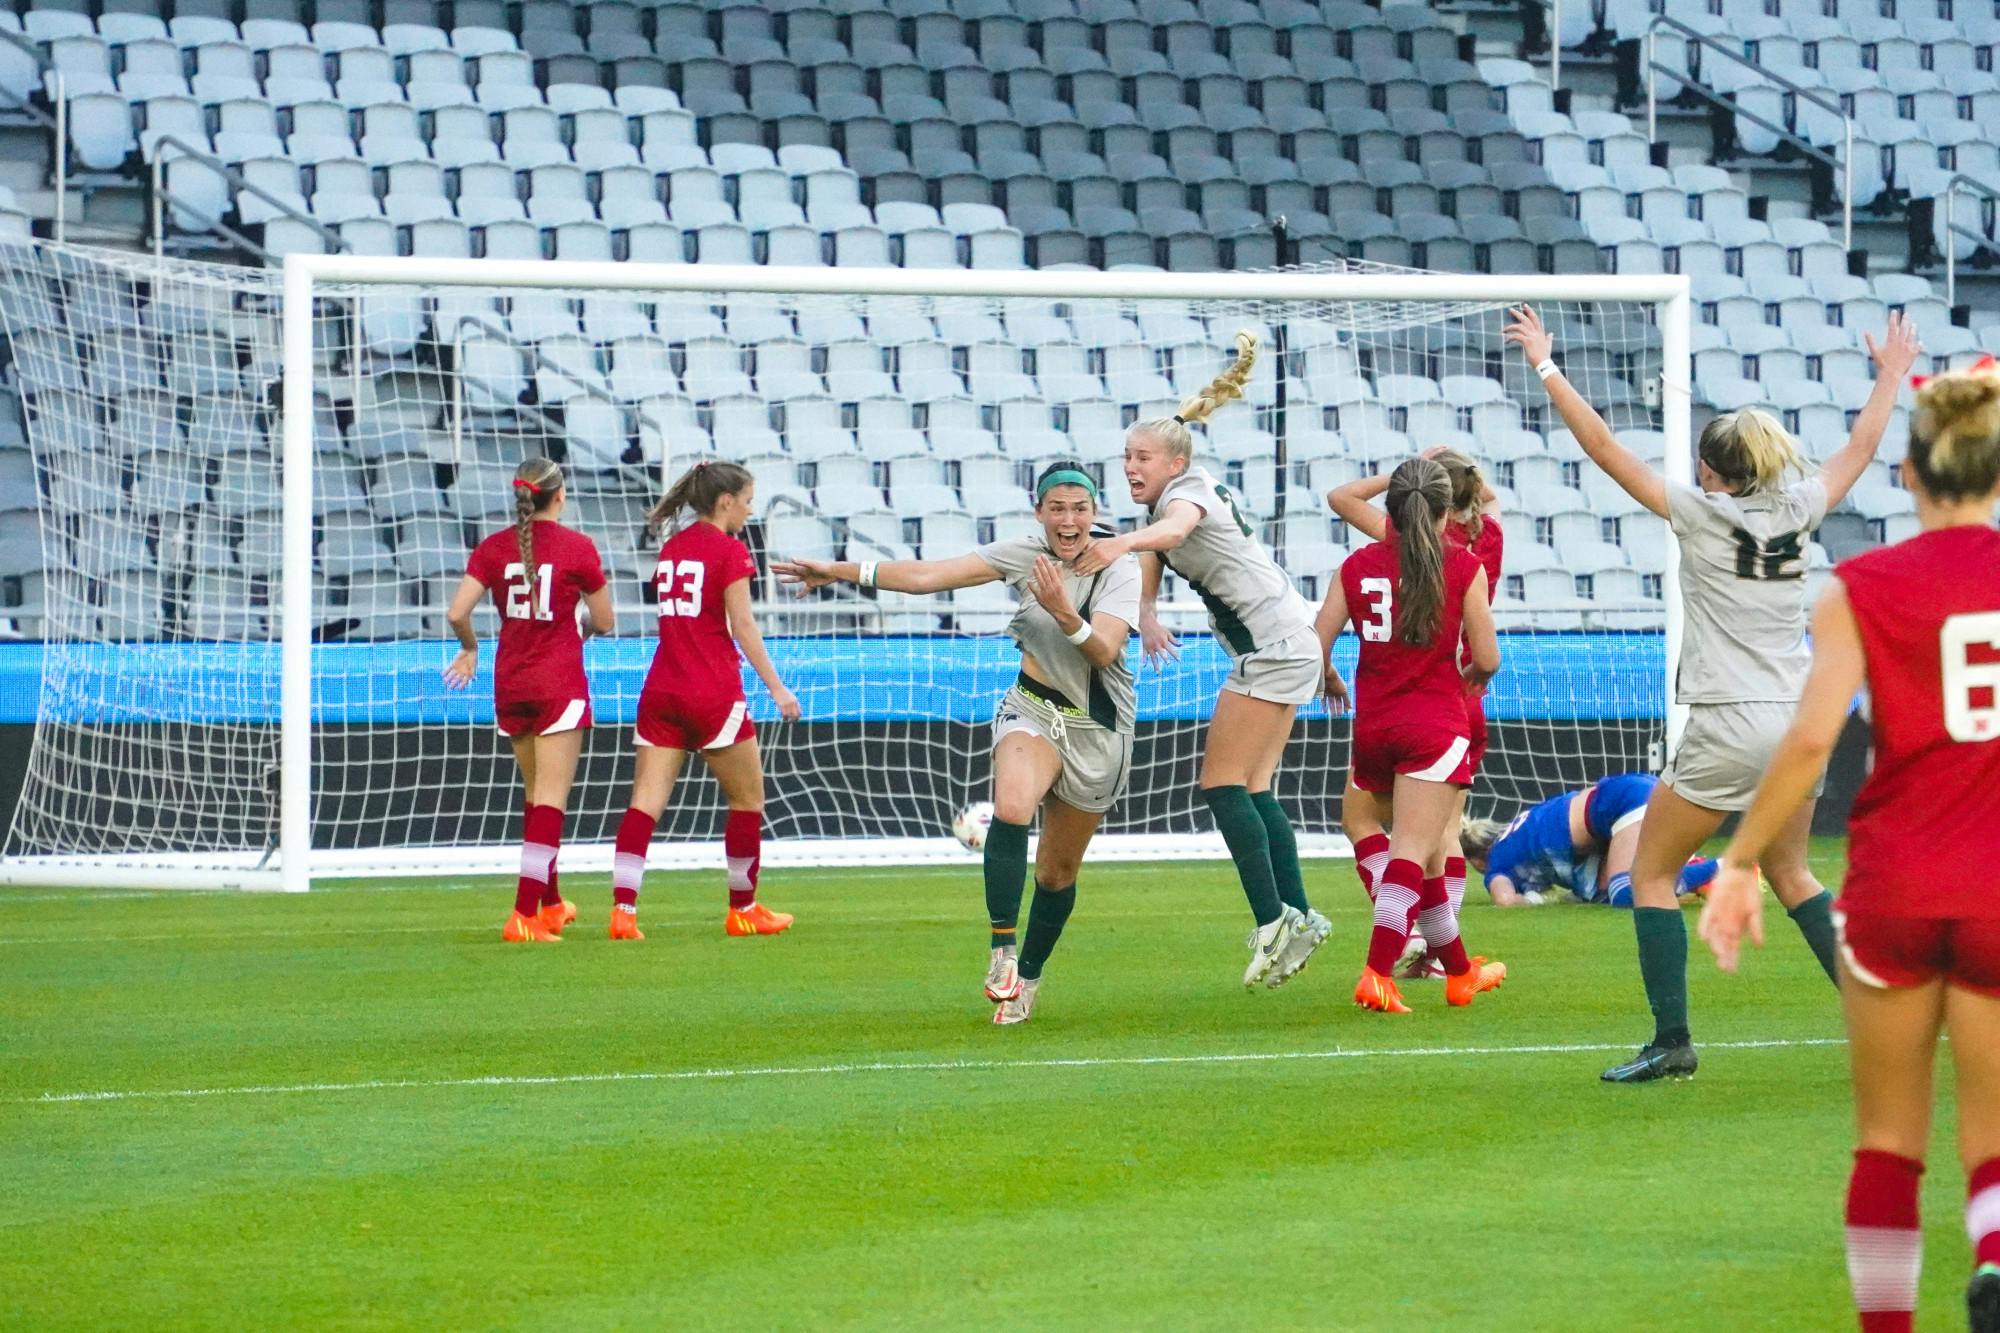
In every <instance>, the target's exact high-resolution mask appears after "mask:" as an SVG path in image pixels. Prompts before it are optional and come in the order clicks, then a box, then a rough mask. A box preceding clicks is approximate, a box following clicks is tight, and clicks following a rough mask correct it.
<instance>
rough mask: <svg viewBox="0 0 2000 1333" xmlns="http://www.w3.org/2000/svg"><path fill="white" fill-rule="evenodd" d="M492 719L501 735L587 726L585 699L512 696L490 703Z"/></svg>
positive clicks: (547, 733)
mask: <svg viewBox="0 0 2000 1333" xmlns="http://www.w3.org/2000/svg"><path fill="white" fill-rule="evenodd" d="M493 723H494V725H495V726H497V727H498V728H499V729H500V734H501V735H502V736H509V737H512V736H554V735H556V734H558V733H559V732H564V731H577V730H579V729H581V730H586V731H587V730H589V728H590V700H588V699H512V700H509V701H508V702H506V703H499V702H497V701H496V702H495V703H494V705H493Z"/></svg>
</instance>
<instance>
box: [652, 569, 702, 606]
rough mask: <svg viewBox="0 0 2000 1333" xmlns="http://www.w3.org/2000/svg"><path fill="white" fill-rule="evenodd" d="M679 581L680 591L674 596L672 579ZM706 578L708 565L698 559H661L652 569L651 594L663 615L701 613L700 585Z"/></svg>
mask: <svg viewBox="0 0 2000 1333" xmlns="http://www.w3.org/2000/svg"><path fill="white" fill-rule="evenodd" d="M676 576H678V577H679V578H680V581H681V593H680V596H679V597H675V596H674V579H675V577H676ZM707 578H708V566H707V565H704V564H703V563H702V562H701V561H699V560H682V561H680V562H679V563H678V564H677V563H675V562H674V561H672V560H662V561H661V562H660V563H659V564H658V566H656V567H655V568H654V570H653V595H654V598H655V599H656V600H657V601H658V602H659V604H660V614H661V615H663V616H698V615H700V614H701V585H702V583H703V582H704V581H705V580H706V579H707Z"/></svg>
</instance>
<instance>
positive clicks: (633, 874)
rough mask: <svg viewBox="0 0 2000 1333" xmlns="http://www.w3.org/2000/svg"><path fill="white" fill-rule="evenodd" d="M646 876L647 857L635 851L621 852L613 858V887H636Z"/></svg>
mask: <svg viewBox="0 0 2000 1333" xmlns="http://www.w3.org/2000/svg"><path fill="white" fill-rule="evenodd" d="M645 877H646V858H645V857H643V856H640V855H638V854H637V853H634V852H619V853H618V854H617V855H616V856H614V857H613V858H612V859H611V887H612V888H614V889H636V888H638V887H639V881H640V880H642V879H644V878H645Z"/></svg>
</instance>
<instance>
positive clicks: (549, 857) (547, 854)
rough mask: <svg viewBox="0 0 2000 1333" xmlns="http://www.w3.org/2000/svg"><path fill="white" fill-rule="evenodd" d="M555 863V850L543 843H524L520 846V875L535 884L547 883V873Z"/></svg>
mask: <svg viewBox="0 0 2000 1333" xmlns="http://www.w3.org/2000/svg"><path fill="white" fill-rule="evenodd" d="M555 863H556V849H555V848H553V847H551V846H549V845H548V844H547V843H545V842H524V843H522V844H521V874H522V876H523V877H524V878H527V879H532V880H534V881H535V882H536V883H537V884H546V883H548V882H549V871H550V870H551V869H552V868H553V867H554V866H555Z"/></svg>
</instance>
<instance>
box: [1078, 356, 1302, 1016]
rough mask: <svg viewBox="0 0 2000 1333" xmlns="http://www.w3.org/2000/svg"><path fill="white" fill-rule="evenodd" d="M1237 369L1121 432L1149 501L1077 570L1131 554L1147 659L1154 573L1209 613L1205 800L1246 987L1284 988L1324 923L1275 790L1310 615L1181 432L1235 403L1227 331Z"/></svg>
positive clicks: (1236, 382)
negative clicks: (1214, 660) (1243, 911)
mask: <svg viewBox="0 0 2000 1333" xmlns="http://www.w3.org/2000/svg"><path fill="white" fill-rule="evenodd" d="M1236 344H1237V351H1236V360H1235V362H1234V363H1233V364H1232V365H1231V366H1230V367H1229V369H1227V370H1225V371H1224V372H1223V373H1222V374H1221V375H1220V376H1218V377H1217V378H1216V379H1215V380H1214V381H1213V382H1212V383H1210V384H1209V386H1208V387H1207V388H1205V389H1203V390H1202V391H1201V392H1200V393H1198V394H1196V395H1195V396H1194V397H1192V398H1190V399H1188V400H1187V401H1186V402H1184V403H1182V404H1181V406H1180V411H1179V412H1176V413H1175V414H1174V415H1173V416H1171V417H1163V418H1161V419H1159V420H1157V421H1142V422H1139V423H1138V424H1137V425H1135V426H1133V427H1132V429H1131V431H1130V432H1129V433H1127V435H1126V437H1125V480H1126V482H1127V483H1128V484H1129V485H1130V486H1131V488H1132V498H1133V499H1135V500H1137V501H1138V502H1139V503H1140V504H1143V505H1146V506H1147V507H1148V508H1147V513H1146V526H1145V527H1142V528H1140V529H1139V530H1138V531H1136V532H1130V533H1126V534H1125V535H1124V536H1122V537H1111V538H1107V539H1105V540H1104V541H1101V542H1098V543H1096V544H1095V545H1094V546H1092V547H1091V549H1090V550H1088V551H1086V552H1084V554H1083V555H1082V556H1081V557H1080V558H1079V561H1078V570H1079V572H1084V573H1095V572H1096V571H1098V570H1100V569H1106V568H1109V567H1110V565H1111V564H1112V563H1113V562H1115V561H1116V560H1118V559H1119V558H1120V557H1121V556H1126V555H1131V554H1134V553H1138V554H1139V555H1140V557H1141V559H1140V566H1139V569H1140V577H1141V589H1140V592H1141V598H1142V600H1141V604H1140V609H1139V630H1140V639H1141V642H1142V643H1143V644H1144V646H1145V649H1146V653H1147V655H1148V656H1149V657H1158V656H1160V655H1163V654H1172V653H1173V652H1174V651H1175V648H1176V645H1175V641H1174V637H1173V635H1171V634H1170V633H1168V632H1167V631H1166V630H1165V629H1164V628H1163V627H1162V626H1161V625H1160V622H1159V617H1158V616H1157V615H1156V614H1155V612H1154V605H1155V602H1156V600H1157V598H1158V596H1159V591H1160V577H1161V569H1162V566H1163V565H1164V566H1165V567H1166V568H1171V569H1172V570H1173V571H1174V572H1175V573H1177V574H1179V575H1180V576H1181V577H1182V578H1183V579H1185V580H1187V584H1188V586H1189V587H1190V588H1193V589H1194V590H1195V593H1196V595H1197V596H1199V597H1200V598H1201V600H1202V604H1203V605H1205V606H1206V607H1207V608H1208V623H1209V628H1210V629H1211V630H1212V631H1213V632H1214V634H1215V637H1216V639H1217V640H1218V641H1220V642H1221V644H1222V645H1223V647H1224V648H1226V649H1227V650H1228V652H1229V657H1230V661H1231V663H1232V669H1231V670H1230V673H1229V677H1228V679H1226V680H1224V681H1223V682H1222V693H1221V695H1220V696H1219V697H1218V698H1217V699H1216V701H1215V713H1214V716H1212V717H1211V718H1210V719H1209V723H1208V741H1207V751H1206V753H1205V755H1204V756H1203V759H1202V766H1201V794H1202V798H1203V799H1204V800H1205V801H1207V802H1208V808H1209V810H1210V812H1211V813H1213V814H1214V816H1215V826H1216V828H1217V829H1218V830H1219V831H1220V832H1221V834H1222V839H1223V841H1224V842H1225V843H1227V844H1228V845H1229V855H1230V858H1231V859H1232V860H1234V861H1235V863H1236V873H1237V876H1238V877H1239V878H1240V879H1241V880H1242V882H1243V893H1244V896H1245V897H1247V898H1248V899H1249V900H1250V913H1251V915H1252V916H1253V917H1255V918H1256V922H1257V928H1256V929H1255V930H1254V931H1252V932H1251V935H1250V965H1249V967H1248V968H1247V969H1245V971H1244V973H1243V984H1244V985H1245V986H1255V985H1257V984H1259V983H1260V982H1261V983H1263V984H1265V985H1267V986H1280V985H1283V984H1284V983H1285V982H1286V981H1287V980H1289V979H1290V978H1291V977H1293V976H1295V975H1297V973H1298V971H1299V969H1301V968H1303V967H1304V966H1305V965H1306V961H1307V960H1308V959H1310V958H1311V957H1312V954H1313V951H1314V950H1315V949H1317V948H1318V947H1319V946H1320V944H1321V943H1322V942H1323V941H1324V940H1325V939H1326V937H1327V936H1328V935H1329V934H1330V933H1331V932H1332V929H1333V927H1332V924H1331V923H1330V922H1328V921H1327V919H1326V918H1325V917H1324V916H1322V915H1320V914H1319V913H1318V912H1315V911H1313V910H1312V906H1311V905H1310V904H1309V903H1308V902H1307V901H1306V886H1305V877H1304V876H1303V875H1302V874H1301V873H1300V870H1299V849H1298V838H1297V836H1296V835H1295V834H1294V833H1293V831H1292V824H1291V821H1290V820H1289V819H1287V818H1286V817H1285V810H1284V807H1283V806H1281V805H1280V804H1279V803H1278V798H1277V797H1276V796H1275V795H1273V794H1272V791H1271V783H1272V780H1273V779H1274V777H1275V776H1276V774H1277V771H1278V761H1279V760H1280V759H1281V758H1283V756H1284V753H1285V742H1286V741H1287V740H1289V739H1290V738H1291V734H1292V719H1293V718H1294V717H1295V716H1296V715H1297V714H1298V711H1299V706H1300V705H1301V704H1305V703H1310V702H1311V701H1312V699H1313V696H1314V695H1316V694H1318V693H1319V688H1320V679H1321V672H1320V655H1319V644H1318V642H1317V641H1315V640H1314V638H1313V632H1312V612H1311V610H1310V609H1309V608H1308V607H1307V606H1306V604H1305V599H1303V598H1302V597H1300V596H1299V594H1298V591H1297V589H1295V588H1293V587H1292V581H1291V580H1290V579H1289V578H1287V577H1286V576H1285V572H1284V571H1283V570H1281V569H1279V568H1278V566H1277V565H1276V563H1274V562H1273V561H1272V559H1271V555H1270V552H1268V551H1266V550H1265V549H1264V545H1263V543H1262V542H1260V541H1258V540H1257V533H1256V529H1255V528H1253V527H1252V526H1251V524H1250V520H1249V519H1247V518H1245V517H1244V516H1243V511H1242V510H1241V509H1239V508H1238V507H1237V504H1236V497H1235V496H1233V495H1231V494H1230V493H1229V488H1228V487H1226V486H1223V485H1222V484H1220V483H1219V482H1217V481H1216V479H1215V478H1214V477H1212V476H1210V475H1209V474H1208V473H1207V472H1206V471H1205V470H1203V469H1201V468H1199V467H1196V466H1194V437H1193V436H1192V435H1191V434H1189V433H1188V426H1189V425H1190V424H1192V423H1195V422H1199V421H1206V420H1207V419H1208V418H1209V416H1210V415H1211V414H1213V413H1214V411H1215V410H1216V409H1217V408H1219V407H1221V406H1222V405H1223V404H1224V403H1227V402H1228V401H1230V400H1231V399H1232V398H1240V397H1242V396H1243V386H1244V384H1245V383H1246V382H1248V380H1249V378H1250V368H1251V366H1252V365H1254V364H1255V362H1256V359H1257V339H1256V338H1255V337H1254V336H1253V335H1251V334H1249V333H1238V334H1237V335H1236Z"/></svg>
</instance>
